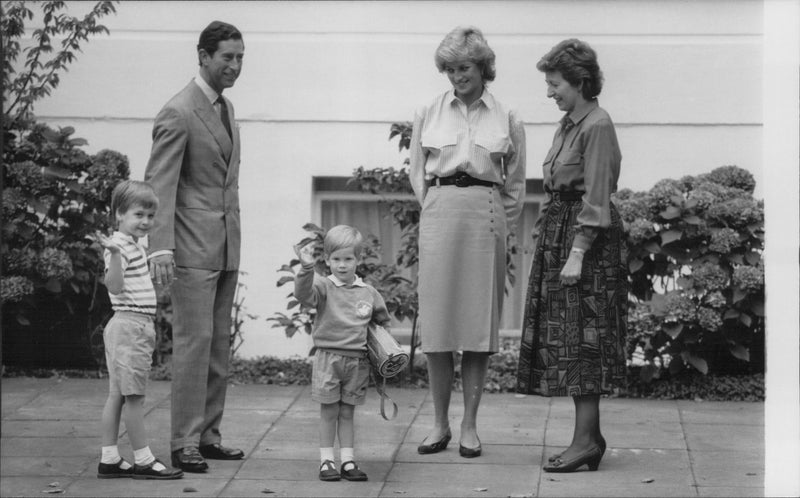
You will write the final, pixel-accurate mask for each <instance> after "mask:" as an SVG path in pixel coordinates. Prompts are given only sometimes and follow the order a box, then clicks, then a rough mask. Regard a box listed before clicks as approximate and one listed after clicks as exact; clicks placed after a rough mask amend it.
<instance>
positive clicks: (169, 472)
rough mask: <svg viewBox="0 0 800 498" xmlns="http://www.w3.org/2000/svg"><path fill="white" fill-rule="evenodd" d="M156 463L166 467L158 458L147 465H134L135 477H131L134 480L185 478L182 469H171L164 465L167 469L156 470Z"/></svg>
mask: <svg viewBox="0 0 800 498" xmlns="http://www.w3.org/2000/svg"><path fill="white" fill-rule="evenodd" d="M156 463H160V464H161V465H164V463H163V462H162V461H161V460H159V459H158V458H156V459H155V460H153V461H152V462H150V463H149V464H147V465H134V466H133V475H132V476H131V477H133V478H134V479H180V478H181V477H183V471H182V470H181V469H171V468H169V467H167V466H166V465H164V467H165V468H164V469H163V470H156V469H154V468H153V465H155V464H156Z"/></svg>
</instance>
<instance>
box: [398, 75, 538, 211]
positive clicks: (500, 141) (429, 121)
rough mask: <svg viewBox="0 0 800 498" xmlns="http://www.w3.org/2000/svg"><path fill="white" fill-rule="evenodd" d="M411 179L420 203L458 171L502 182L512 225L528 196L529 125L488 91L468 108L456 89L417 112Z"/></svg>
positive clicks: (504, 202)
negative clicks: (431, 184) (435, 183)
mask: <svg viewBox="0 0 800 498" xmlns="http://www.w3.org/2000/svg"><path fill="white" fill-rule="evenodd" d="M409 169H410V171H409V177H410V181H411V186H412V188H413V189H414V194H415V195H416V197H417V200H418V201H419V203H420V205H422V203H423V201H424V200H425V194H426V193H427V190H428V181H429V180H431V179H432V178H434V177H447V176H451V175H454V174H456V173H458V172H465V173H467V174H468V175H470V176H472V177H474V178H477V179H480V180H486V181H490V182H493V183H496V184H497V185H498V188H499V189H500V193H501V196H502V198H503V206H504V208H505V211H506V220H507V224H508V226H509V227H513V226H514V225H515V224H516V221H517V219H518V217H519V215H520V213H521V212H522V200H523V197H524V195H525V128H524V125H523V123H522V121H521V120H519V118H518V117H517V116H516V113H514V112H513V111H509V110H507V109H506V108H505V107H504V106H503V105H502V104H501V103H500V102H498V101H497V100H495V99H494V97H493V96H492V94H491V93H489V92H488V91H487V90H484V91H483V94H482V95H481V97H480V98H479V99H478V100H476V101H475V102H474V103H473V104H472V105H471V106H470V107H469V108H467V106H466V105H465V104H464V102H462V101H461V100H460V99H459V98H458V97H456V96H455V93H454V91H453V90H449V91H448V92H445V93H444V94H442V95H440V96H439V97H437V98H436V99H435V100H434V101H433V102H432V103H431V104H430V105H428V106H426V107H425V108H423V109H421V110H420V111H418V112H417V114H416V116H415V118H414V128H413V132H412V136H411V146H410V168H409Z"/></svg>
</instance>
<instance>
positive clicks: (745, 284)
mask: <svg viewBox="0 0 800 498" xmlns="http://www.w3.org/2000/svg"><path fill="white" fill-rule="evenodd" d="M733 283H734V284H736V285H737V286H739V287H741V288H742V289H744V290H747V291H758V290H760V289H761V288H763V287H764V268H763V267H762V266H761V265H758V266H739V267H736V268H734V270H733Z"/></svg>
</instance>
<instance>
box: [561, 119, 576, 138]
mask: <svg viewBox="0 0 800 498" xmlns="http://www.w3.org/2000/svg"><path fill="white" fill-rule="evenodd" d="M574 126H575V124H574V123H573V122H572V120H571V119H569V118H568V117H567V116H564V117H563V118H561V132H562V133H563V134H564V135H566V134H567V133H569V130H571V129H572V128H573V127H574Z"/></svg>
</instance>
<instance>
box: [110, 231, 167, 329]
mask: <svg viewBox="0 0 800 498" xmlns="http://www.w3.org/2000/svg"><path fill="white" fill-rule="evenodd" d="M111 238H112V240H113V241H114V242H116V243H117V244H118V245H119V246H120V248H121V249H122V250H121V251H120V256H121V258H120V260H121V261H122V275H123V279H124V285H123V286H122V292H120V293H119V294H111V293H110V292H109V294H108V296H109V297H110V298H111V307H112V308H113V310H114V311H134V312H136V313H145V314H147V315H155V314H156V291H155V288H154V287H153V281H152V280H151V279H150V272H149V271H148V268H147V251H146V250H145V248H144V247H142V245H141V244H139V243H137V242H136V241H135V240H134V239H133V237H131V236H130V235H125V234H124V233H122V232H119V231H117V232H114V235H112V236H111ZM103 258H104V259H105V262H106V269H108V265H109V263H110V262H111V251H109V250H108V249H106V250H105V251H104V252H103Z"/></svg>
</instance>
